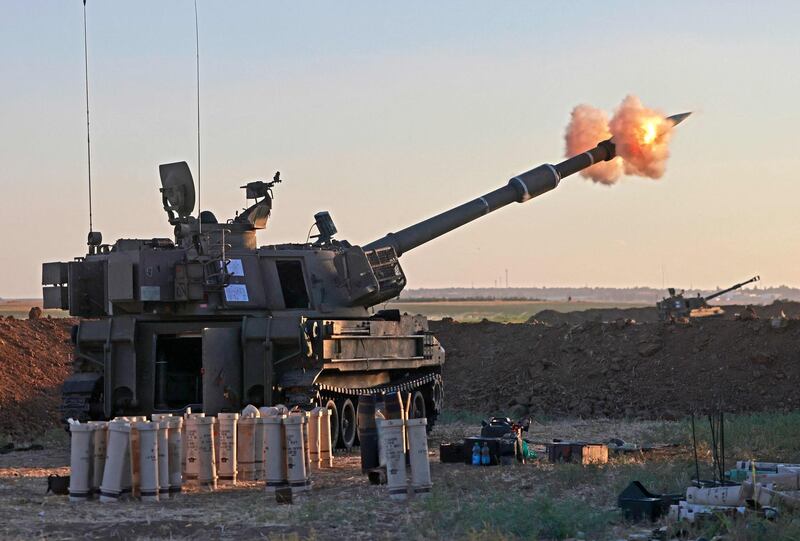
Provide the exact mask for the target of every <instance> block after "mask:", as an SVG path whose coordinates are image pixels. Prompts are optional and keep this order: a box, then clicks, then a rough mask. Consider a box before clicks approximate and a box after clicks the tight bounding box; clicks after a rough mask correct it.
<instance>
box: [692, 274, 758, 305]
mask: <svg viewBox="0 0 800 541" xmlns="http://www.w3.org/2000/svg"><path fill="white" fill-rule="evenodd" d="M759 280H761V276H753V277H752V278H750V279H749V280H746V281H744V282H741V283H739V284H736V285H733V286H731V287H729V288H728V289H723V290H722V291H717V292H716V293H712V294H711V295H708V296H707V297H703V298H704V299H705V300H707V301H710V300H711V299H714V298H716V297H719V296H720V295H724V294H725V293H728V292H730V291H734V290H736V289H739V288H741V287H744V286H746V285H747V284H752V283H753V282H758V281H759Z"/></svg>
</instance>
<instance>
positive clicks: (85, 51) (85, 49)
mask: <svg viewBox="0 0 800 541" xmlns="http://www.w3.org/2000/svg"><path fill="white" fill-rule="evenodd" d="M83 71H84V75H85V78H86V158H87V162H88V166H89V241H90V244H91V240H92V236H93V235H92V233H93V231H94V229H93V227H92V225H93V224H92V142H91V136H90V131H89V43H88V40H87V39H86V0H83Z"/></svg>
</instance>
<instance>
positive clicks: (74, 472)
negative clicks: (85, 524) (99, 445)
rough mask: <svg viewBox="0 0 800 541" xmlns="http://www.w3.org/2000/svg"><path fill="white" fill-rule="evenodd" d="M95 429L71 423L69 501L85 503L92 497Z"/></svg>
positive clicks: (84, 424) (88, 425) (90, 426)
mask: <svg viewBox="0 0 800 541" xmlns="http://www.w3.org/2000/svg"><path fill="white" fill-rule="evenodd" d="M94 431H95V427H94V426H92V425H90V424H88V423H79V422H77V421H75V422H70V425H69V432H70V452H69V469H70V477H69V501H71V502H84V501H86V500H88V499H89V498H90V497H91V495H92V490H91V486H90V485H91V482H92V466H93V464H94V460H93V458H92V455H93V453H94Z"/></svg>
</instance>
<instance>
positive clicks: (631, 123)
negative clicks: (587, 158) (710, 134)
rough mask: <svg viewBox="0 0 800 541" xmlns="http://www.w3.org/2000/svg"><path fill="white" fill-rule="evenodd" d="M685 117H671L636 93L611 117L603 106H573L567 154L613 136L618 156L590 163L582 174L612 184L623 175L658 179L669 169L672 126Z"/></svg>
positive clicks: (582, 149) (567, 136) (581, 150)
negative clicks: (638, 96) (648, 104)
mask: <svg viewBox="0 0 800 541" xmlns="http://www.w3.org/2000/svg"><path fill="white" fill-rule="evenodd" d="M687 116H688V115H687ZM684 118H685V116H681V117H680V118H678V117H677V116H676V117H669V118H668V117H667V116H666V115H664V114H663V113H662V112H660V111H658V110H655V109H649V108H647V107H645V106H644V105H642V102H641V101H640V100H639V98H637V97H636V96H628V97H626V98H625V99H624V100H623V101H622V103H621V104H620V106H619V107H618V108H617V109H616V111H615V112H614V115H613V116H612V117H611V119H610V120H609V119H608V116H607V115H606V113H605V112H604V111H602V110H600V109H597V108H595V107H592V106H590V105H578V106H577V107H575V109H573V110H572V118H571V119H570V123H569V125H568V126H567V131H566V134H565V139H566V155H567V156H572V155H574V154H577V153H579V152H584V151H586V150H587V149H590V148H592V147H594V146H595V145H596V144H597V141H602V140H605V139H611V140H612V141H613V143H614V145H615V146H616V153H617V157H616V158H614V159H613V160H610V161H608V162H602V163H598V164H595V165H593V166H592V167H589V168H588V169H586V170H584V171H582V172H581V174H582V175H583V176H585V177H587V178H590V179H592V180H594V181H595V182H600V183H603V184H613V183H615V182H616V181H617V180H618V179H619V178H620V177H621V176H622V175H636V176H641V177H647V178H653V179H658V178H661V177H662V176H663V175H664V171H665V170H666V163H667V159H668V158H669V141H670V138H671V136H672V129H673V128H674V127H675V125H677V124H678V123H679V122H681V121H682V120H683V119H684Z"/></svg>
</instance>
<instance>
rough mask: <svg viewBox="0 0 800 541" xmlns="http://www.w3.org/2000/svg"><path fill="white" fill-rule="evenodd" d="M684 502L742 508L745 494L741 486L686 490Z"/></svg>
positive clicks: (691, 488)
mask: <svg viewBox="0 0 800 541" xmlns="http://www.w3.org/2000/svg"><path fill="white" fill-rule="evenodd" d="M686 501H687V502H688V503H690V504H694V505H725V506H735V507H738V506H742V505H744V503H745V494H744V492H743V490H742V485H737V486H731V487H713V488H697V487H689V488H687V489H686Z"/></svg>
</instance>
